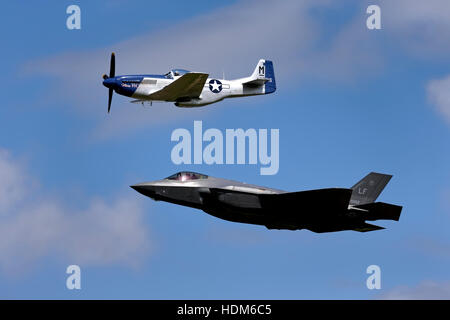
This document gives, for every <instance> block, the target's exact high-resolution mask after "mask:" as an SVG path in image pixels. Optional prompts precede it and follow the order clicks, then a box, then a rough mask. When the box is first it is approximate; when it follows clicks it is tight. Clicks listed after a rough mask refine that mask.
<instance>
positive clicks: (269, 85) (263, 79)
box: [244, 59, 277, 94]
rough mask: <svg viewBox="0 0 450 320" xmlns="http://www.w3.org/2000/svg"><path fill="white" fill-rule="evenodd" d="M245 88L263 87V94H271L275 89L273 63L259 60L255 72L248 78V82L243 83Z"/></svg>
mask: <svg viewBox="0 0 450 320" xmlns="http://www.w3.org/2000/svg"><path fill="white" fill-rule="evenodd" d="M244 85H246V86H250V87H251V86H254V87H257V86H264V93H265V94H268V93H272V92H275V90H276V89H277V86H276V83H275V72H274V71H273V63H272V61H270V60H264V59H261V60H259V61H258V64H257V65H256V68H255V70H254V71H253V73H252V75H251V76H250V80H249V81H247V82H244Z"/></svg>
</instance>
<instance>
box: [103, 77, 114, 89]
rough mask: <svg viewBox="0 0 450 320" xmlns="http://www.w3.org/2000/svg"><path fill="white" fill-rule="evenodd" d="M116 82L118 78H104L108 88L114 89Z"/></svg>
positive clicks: (104, 83)
mask: <svg viewBox="0 0 450 320" xmlns="http://www.w3.org/2000/svg"><path fill="white" fill-rule="evenodd" d="M115 84H116V79H114V78H106V79H105V80H103V85H104V86H105V87H107V88H110V89H114V85H115Z"/></svg>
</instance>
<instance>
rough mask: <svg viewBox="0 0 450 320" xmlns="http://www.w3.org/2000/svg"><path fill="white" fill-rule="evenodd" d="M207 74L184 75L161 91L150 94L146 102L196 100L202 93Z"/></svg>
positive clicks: (191, 73)
mask: <svg viewBox="0 0 450 320" xmlns="http://www.w3.org/2000/svg"><path fill="white" fill-rule="evenodd" d="M206 79H208V74H206V73H198V72H190V73H186V74H184V75H183V76H181V77H180V78H178V79H177V80H175V81H173V82H172V83H171V84H169V85H167V86H165V87H164V88H162V89H161V90H159V91H157V92H155V93H152V94H151V95H150V96H148V97H147V99H148V100H162V101H177V100H180V99H189V98H198V97H199V96H200V94H201V93H202V90H203V87H204V85H205V82H206Z"/></svg>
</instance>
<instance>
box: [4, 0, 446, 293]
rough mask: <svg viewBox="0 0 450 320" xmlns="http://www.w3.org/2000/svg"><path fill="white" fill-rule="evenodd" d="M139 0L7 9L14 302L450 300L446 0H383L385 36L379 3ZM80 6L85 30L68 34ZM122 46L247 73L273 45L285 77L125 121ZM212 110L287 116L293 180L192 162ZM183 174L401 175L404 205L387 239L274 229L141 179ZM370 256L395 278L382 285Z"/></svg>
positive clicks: (390, 190) (179, 62) (130, 111)
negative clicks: (145, 192)
mask: <svg viewBox="0 0 450 320" xmlns="http://www.w3.org/2000/svg"><path fill="white" fill-rule="evenodd" d="M131 3H132V5H130V2H129V1H127V2H125V1H120V0H117V1H89V2H88V1H58V2H53V1H47V3H45V2H44V4H43V3H42V2H40V3H39V4H37V3H36V4H27V5H25V4H21V3H15V2H10V3H7V4H5V5H4V10H3V11H2V12H3V16H2V19H0V26H1V29H2V30H3V33H2V39H3V43H4V45H3V46H2V51H1V52H0V57H1V61H2V72H3V77H4V79H5V80H6V81H3V85H2V97H3V103H2V107H1V108H0V119H1V126H0V133H1V134H0V177H1V180H2V181H3V187H2V188H0V212H1V214H0V220H1V221H2V223H1V227H0V231H1V232H0V297H2V298H27V299H28V298H30V299H34V298H62V299H77V298H85V299H92V298H101V299H103V298H124V299H130V298H132V299H133V298H134V299H184V298H186V299H196V298H199V299H202V298H204V299H215V298H217V299H220V298H238V299H253V298H255V299H256V298H261V299H281V298H283V299H375V298H398V297H400V298H417V297H419V298H428V297H438V298H450V275H449V273H448V270H449V267H450V238H449V236H448V232H447V230H448V226H449V223H450V200H449V199H450V183H449V178H450V170H449V169H450V148H449V139H450V131H449V128H450V94H449V93H448V92H450V80H449V79H450V78H449V75H450V67H449V66H448V62H447V60H446V57H448V54H449V53H450V42H449V41H448V39H450V37H449V35H450V26H449V23H448V21H450V19H448V18H449V17H448V16H446V15H448V12H450V11H449V10H450V5H449V4H448V3H447V2H445V1H440V0H436V1H431V2H429V3H428V2H427V5H424V4H418V3H417V2H416V3H415V4H414V5H411V3H410V2H408V1H404V0H401V1H396V2H395V3H392V2H387V1H378V2H376V3H377V4H379V5H380V7H381V10H382V29H381V30H374V31H370V30H368V29H367V28H366V24H365V20H366V18H367V17H368V15H367V14H366V13H365V9H366V8H367V6H368V4H369V3H368V2H364V1H348V2H346V3H345V4H336V3H333V2H331V1H327V0H323V1H283V2H277V3H273V2H259V1H258V2H256V1H247V2H241V1H232V2H216V3H212V2H211V1H198V2H195V4H192V3H189V4H188V3H187V2H183V1H172V2H168V1H166V2H158V3H157V4H154V3H151V2H148V1H132V2H131ZM70 4H78V5H79V6H80V8H81V15H82V18H81V19H82V22H81V23H82V28H81V30H68V29H67V28H66V18H67V16H68V15H67V14H66V13H65V11H66V8H67V6H68V5H70ZM370 4H372V3H370ZM443 8H447V9H449V10H444V9H443ZM111 51H115V52H116V64H117V67H116V73H117V74H121V73H122V74H127V73H128V74H129V73H163V72H165V71H167V70H169V69H171V68H173V67H182V68H187V69H192V70H198V71H207V72H210V73H211V74H212V75H215V76H217V77H220V76H221V75H222V72H223V71H224V72H225V75H226V77H227V78H234V77H241V76H246V75H248V74H250V73H251V71H252V70H253V68H254V66H255V65H256V62H257V61H258V59H260V58H268V59H271V60H273V61H274V67H275V74H276V77H277V85H278V88H277V91H276V93H275V94H272V95H268V96H263V97H250V98H244V99H231V100H225V101H223V102H220V103H218V104H214V105H211V106H207V107H205V108H198V109H192V110H190V109H178V108H176V107H175V106H173V105H172V104H155V105H154V106H153V107H152V108H149V109H143V108H142V107H140V106H138V105H134V104H130V103H128V100H129V99H127V98H124V97H120V96H119V95H115V96H114V98H113V106H112V112H111V114H109V115H108V114H107V113H106V109H107V90H106V89H105V88H104V87H103V86H102V84H101V81H102V79H101V75H102V74H103V73H106V72H107V71H108V68H109V55H110V52H111ZM194 120H202V121H203V127H204V129H207V128H218V129H221V130H223V131H225V129H227V128H244V129H248V128H255V129H259V128H267V129H271V128H276V129H279V130H280V170H279V172H278V174H277V175H273V176H261V175H259V167H258V166H256V165H215V166H208V165H189V166H177V165H174V164H173V163H172V162H171V160H170V151H171V149H172V147H173V146H174V143H173V142H171V141H170V135H171V133H172V131H173V130H174V129H176V128H187V129H189V130H191V131H192V130H193V121H194ZM180 170H193V171H198V172H203V173H206V174H209V175H212V176H217V177H224V178H230V179H236V180H241V181H245V182H248V183H253V184H260V185H265V186H269V187H274V188H279V189H284V190H289V191H297V190H304V189H314V188H323V187H349V186H352V185H353V184H354V183H355V182H357V181H358V180H359V179H360V178H361V177H363V176H364V175H366V174H367V173H368V172H370V171H378V172H385V173H389V174H393V178H392V180H391V182H390V183H389V184H388V186H387V187H386V189H385V190H384V192H383V193H382V195H381V196H380V198H379V199H380V201H384V202H389V203H394V204H399V205H403V207H404V209H403V212H402V216H401V219H400V221H399V222H389V221H386V222H384V221H382V222H380V223H379V224H380V225H383V226H385V227H387V229H386V230H382V231H378V232H371V233H365V234H361V233H357V232H340V233H330V234H314V233H312V232H309V231H306V230H303V231H295V232H292V231H269V230H267V229H265V228H264V227H259V226H252V225H245V224H235V223H231V222H227V221H222V220H219V219H216V218H214V217H211V216H209V215H207V214H205V213H203V212H201V211H197V210H193V209H189V208H184V207H179V206H175V205H171V204H167V203H161V202H158V203H155V202H153V201H151V200H150V199H148V198H144V197H142V196H141V195H139V194H137V193H136V192H135V191H133V190H132V189H130V188H129V187H128V186H129V185H131V184H134V183H137V182H141V181H147V180H155V179H159V178H162V177H165V176H168V175H170V174H172V173H174V172H176V171H180ZM282 210H288V208H283V209H282ZM70 264H78V265H80V267H81V270H82V289H81V290H80V291H76V290H72V291H70V290H67V289H66V287H65V280H66V277H67V275H66V274H65V269H66V267H67V266H68V265H70ZM371 264H376V265H379V266H380V267H381V272H382V289H381V290H373V291H371V290H368V289H367V288H366V285H365V283H366V278H367V276H368V275H367V274H366V273H365V271H366V268H367V267H368V266H369V265H371Z"/></svg>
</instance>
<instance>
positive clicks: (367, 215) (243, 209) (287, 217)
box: [131, 171, 402, 232]
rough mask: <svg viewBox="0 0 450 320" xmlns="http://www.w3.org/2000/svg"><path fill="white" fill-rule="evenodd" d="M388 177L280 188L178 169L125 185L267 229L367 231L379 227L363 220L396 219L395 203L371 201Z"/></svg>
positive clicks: (143, 192)
mask: <svg viewBox="0 0 450 320" xmlns="http://www.w3.org/2000/svg"><path fill="white" fill-rule="evenodd" d="M391 177H392V176H391V175H387V174H381V173H375V172H372V173H369V174H368V175H367V176H366V177H364V178H363V179H362V180H361V181H359V182H358V183H357V184H355V185H354V186H353V187H352V188H351V189H347V188H328V189H318V190H308V191H299V192H285V191H282V190H276V189H270V188H265V187H260V186H255V185H250V184H246V183H242V182H238V181H232V180H226V179H220V178H214V177H209V176H207V175H204V174H199V173H195V172H186V171H184V172H179V173H176V174H174V175H172V176H170V177H168V178H165V179H163V180H158V181H153V182H146V183H139V184H136V185H133V186H131V187H132V188H133V189H135V190H136V191H138V192H140V193H142V194H143V195H146V196H148V197H150V198H152V199H154V200H162V201H166V202H171V203H175V204H179V205H183V206H187V207H192V208H197V209H201V210H203V211H205V212H206V213H208V214H210V215H213V216H215V217H218V218H221V219H225V220H229V221H234V222H241V223H251V224H257V225H263V226H266V227H267V228H268V229H289V230H299V229H308V230H311V231H314V232H333V231H343V230H355V231H359V232H367V231H374V230H380V229H384V228H383V227H380V226H376V225H373V224H369V223H366V220H368V221H374V220H395V221H398V220H399V218H400V213H401V211H402V207H401V206H397V205H393V204H388V203H384V202H374V201H375V200H376V199H377V197H378V196H379V194H380V193H381V191H382V190H383V189H384V187H385V186H386V184H387V183H388V182H389V180H390V179H391Z"/></svg>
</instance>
